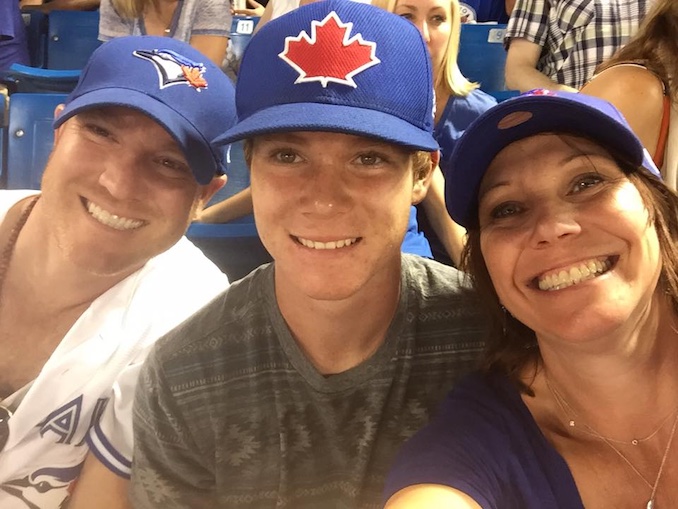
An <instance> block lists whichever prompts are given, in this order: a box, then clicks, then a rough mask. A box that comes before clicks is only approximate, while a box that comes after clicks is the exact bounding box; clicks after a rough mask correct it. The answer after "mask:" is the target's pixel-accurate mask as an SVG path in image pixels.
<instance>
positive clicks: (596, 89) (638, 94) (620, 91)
mask: <svg viewBox="0 0 678 509" xmlns="http://www.w3.org/2000/svg"><path fill="white" fill-rule="evenodd" d="M581 92H582V93H585V94H588V95H593V96H596V97H600V98H601V99H606V100H608V101H610V102H611V103H613V104H615V105H616V104H617V103H620V104H624V103H626V102H629V103H632V104H635V105H636V106H637V101H638V99H639V98H642V99H646V100H648V101H656V102H659V103H660V104H661V102H662V101H663V100H664V87H663V84H662V81H661V79H660V78H659V76H657V75H656V74H655V73H653V72H651V71H649V70H648V69H646V68H644V67H641V66H636V65H616V66H614V67H610V68H609V69H606V70H605V71H603V72H602V73H600V74H599V75H597V76H596V77H595V78H593V79H592V80H591V81H589V82H588V83H587V84H586V85H584V87H583V88H582V89H581Z"/></svg>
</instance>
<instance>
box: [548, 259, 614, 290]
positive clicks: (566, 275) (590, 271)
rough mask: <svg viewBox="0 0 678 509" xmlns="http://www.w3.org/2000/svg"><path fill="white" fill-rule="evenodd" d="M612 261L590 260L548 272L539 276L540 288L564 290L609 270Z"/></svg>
mask: <svg viewBox="0 0 678 509" xmlns="http://www.w3.org/2000/svg"><path fill="white" fill-rule="evenodd" d="M611 265H612V263H611V262H610V260H609V259H604V260H588V261H586V262H582V263H581V264H579V265H575V266H573V267H570V269H569V270H561V271H559V272H557V273H553V274H547V275H546V276H542V277H540V278H539V289H540V290H549V291H551V290H562V289H563V288H567V287H568V286H572V285H576V284H577V283H581V282H582V281H587V280H589V279H593V278H595V277H598V276H600V275H601V274H604V273H605V272H607V271H608V270H609V269H610V267H611Z"/></svg>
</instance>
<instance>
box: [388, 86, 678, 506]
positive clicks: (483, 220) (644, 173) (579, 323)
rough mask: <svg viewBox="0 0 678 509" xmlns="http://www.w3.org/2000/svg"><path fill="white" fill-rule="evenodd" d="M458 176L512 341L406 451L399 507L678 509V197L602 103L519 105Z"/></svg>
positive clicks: (560, 95) (465, 214) (495, 315)
mask: <svg viewBox="0 0 678 509" xmlns="http://www.w3.org/2000/svg"><path fill="white" fill-rule="evenodd" d="M452 164H453V166H452V170H451V171H450V172H449V173H447V175H446V179H447V180H446V197H447V198H448V209H449V211H450V214H451V215H452V217H453V218H455V220H456V221H457V222H458V223H459V224H461V225H464V226H465V227H466V228H467V230H468V243H467V246H466V248H465V252H464V256H463V260H464V267H465V268H466V269H467V270H468V271H469V273H470V274H471V278H472V281H473V283H474V284H475V286H476V288H477V289H478V292H479V294H480V297H481V299H482V302H485V303H486V305H487V306H488V309H489V310H490V311H492V313H491V315H492V321H493V322H492V323H493V324H494V334H492V335H491V337H490V339H489V342H488V349H487V352H486V355H485V362H484V370H483V371H482V372H480V373H477V374H475V375H471V376H470V377H469V378H466V379H464V380H462V381H461V382H460V383H459V384H458V385H457V386H456V387H455V389H454V391H453V392H452V393H451V394H450V396H449V397H448V399H447V400H446V401H445V403H444V404H443V406H442V407H441V409H440V412H439V413H438V416H437V417H436V418H435V419H434V420H433V421H432V423H431V424H430V425H429V426H428V427H427V428H425V429H424V430H422V431H421V432H420V433H419V434H418V435H416V436H415V437H414V438H413V439H412V440H411V441H410V442H409V443H408V444H407V445H406V446H405V448H404V449H403V450H402V451H401V453H400V454H399V457H398V459H397V461H396V465H395V468H394V469H393V471H392V472H391V474H390V476H389V480H388V481H387V487H386V494H385V496H386V498H387V499H389V502H388V503H387V508H388V509H403V508H415V507H426V508H427V509H437V508H445V509H478V508H482V509H490V508H492V509H494V508H496V509H545V508H548V509H583V508H584V507H586V508H587V509H591V508H593V509H596V508H610V507H620V508H621V507H623V508H636V507H637V508H639V509H640V508H647V509H652V508H654V509H657V508H660V509H661V508H670V507H671V508H675V507H678V490H677V489H676V486H678V436H677V435H678V249H677V245H678V196H677V195H676V194H675V193H674V192H673V191H672V190H670V189H669V188H668V187H667V186H666V184H664V183H663V182H662V181H661V176H660V173H659V170H658V169H657V167H656V166H655V164H654V163H653V162H652V159H651V158H650V156H649V154H648V153H647V151H644V150H643V146H642V144H641V142H640V141H639V140H638V138H637V137H636V136H635V135H634V134H633V131H632V130H631V128H630V127H629V125H628V123H627V122H626V120H625V119H624V117H623V116H622V115H621V114H620V113H619V112H618V111H617V110H616V109H615V108H614V107H613V106H612V105H611V104H610V103H608V102H606V101H603V100H601V99H597V98H593V97H590V96H586V95H584V94H574V93H568V92H552V91H547V90H540V91H539V90H538V91H533V92H531V93H529V94H527V95H523V96H520V97H518V98H516V99H510V100H508V101H506V102H503V103H502V104H500V105H499V106H497V107H495V108H493V109H492V110H491V111H489V112H487V113H486V114H484V115H483V116H482V117H481V118H480V119H479V120H478V121H477V122H476V123H474V124H473V126H471V127H470V128H469V129H468V130H467V132H466V134H465V135H464V137H462V139H461V140H460V142H459V143H458V145H457V147H456V149H455V152H454V154H453V157H452Z"/></svg>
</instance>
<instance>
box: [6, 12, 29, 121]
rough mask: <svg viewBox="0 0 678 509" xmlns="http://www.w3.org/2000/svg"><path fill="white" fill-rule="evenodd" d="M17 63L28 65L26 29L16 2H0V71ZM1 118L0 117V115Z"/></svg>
mask: <svg viewBox="0 0 678 509" xmlns="http://www.w3.org/2000/svg"><path fill="white" fill-rule="evenodd" d="M14 63H18V64H24V65H28V63H29V58H28V46H27V45H26V27H25V26H24V22H23V20H22V19H21V13H20V12H19V2H18V1H17V0H2V1H1V2H0V70H3V69H8V68H9V66H10V65H12V64H14ZM0 118H1V115H0Z"/></svg>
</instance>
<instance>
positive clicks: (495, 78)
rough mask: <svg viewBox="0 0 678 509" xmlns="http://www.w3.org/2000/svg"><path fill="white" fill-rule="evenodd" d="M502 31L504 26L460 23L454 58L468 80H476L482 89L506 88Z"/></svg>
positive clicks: (503, 31)
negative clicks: (459, 37) (456, 56)
mask: <svg viewBox="0 0 678 509" xmlns="http://www.w3.org/2000/svg"><path fill="white" fill-rule="evenodd" d="M505 33H506V25H497V24H472V23H464V24H462V25H461V40H460V42H459V56H458V58H457V62H458V64H459V69H460V70H461V72H462V74H463V75H464V76H466V78H468V79H469V80H471V81H476V82H479V83H480V88H481V90H483V91H484V92H491V91H495V90H506V82H505V80H504V67H505V66H506V50H504V34H505Z"/></svg>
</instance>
